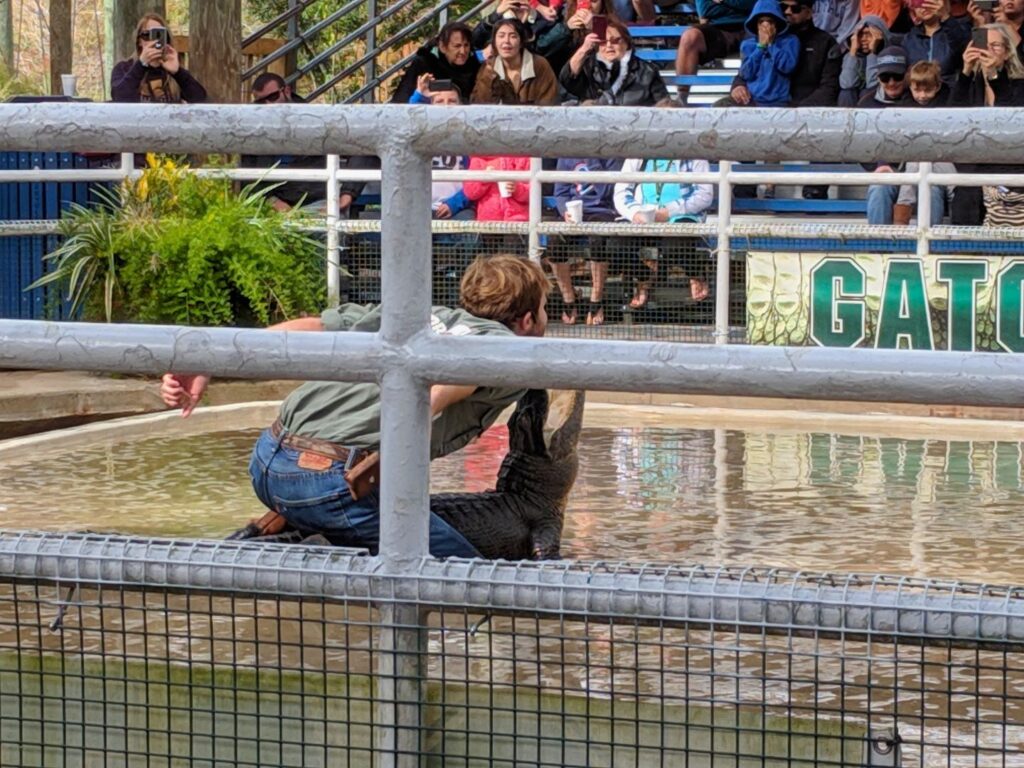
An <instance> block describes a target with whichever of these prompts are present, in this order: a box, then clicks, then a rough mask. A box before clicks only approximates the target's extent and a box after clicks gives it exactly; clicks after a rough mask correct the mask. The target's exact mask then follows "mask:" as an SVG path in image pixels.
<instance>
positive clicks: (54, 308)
mask: <svg viewBox="0 0 1024 768" xmlns="http://www.w3.org/2000/svg"><path fill="white" fill-rule="evenodd" d="M88 166H89V162H88V158H87V157H85V156H84V155H79V154H73V153H70V152H0V171H2V170H23V171H25V170H32V169H40V170H59V169H70V168H87V167H88ZM91 186H92V185H91V184H89V183H86V182H54V181H50V182H7V183H0V221H39V220H56V219H59V218H60V216H61V212H62V211H64V210H66V209H67V208H68V206H69V205H70V204H71V203H73V202H74V203H78V204H80V205H86V204H87V203H88V202H89V199H90V190H91ZM57 242H58V238H57V236H56V235H18V236H9V237H3V236H0V318H11V319H23V320H40V319H43V318H46V317H50V318H63V317H65V314H66V309H67V307H66V302H64V301H63V300H62V298H61V296H60V294H59V293H58V289H56V288H55V287H50V286H47V287H46V288H38V289H35V290H32V291H26V290H25V288H26V286H28V285H31V284H32V283H33V282H34V281H35V280H38V279H39V278H40V277H42V275H43V270H44V263H43V256H44V255H45V254H47V253H48V252H49V251H51V250H53V249H54V248H55V247H56V245H57Z"/></svg>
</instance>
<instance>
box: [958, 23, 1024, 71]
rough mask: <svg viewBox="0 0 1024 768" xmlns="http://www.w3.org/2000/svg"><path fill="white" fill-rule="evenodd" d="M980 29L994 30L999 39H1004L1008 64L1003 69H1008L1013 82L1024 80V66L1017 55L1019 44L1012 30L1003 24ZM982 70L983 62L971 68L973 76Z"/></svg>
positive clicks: (976, 63)
mask: <svg viewBox="0 0 1024 768" xmlns="http://www.w3.org/2000/svg"><path fill="white" fill-rule="evenodd" d="M978 29H986V30H987V29H994V30H995V31H996V32H998V33H999V37H1001V38H1002V40H1003V45H1004V46H1005V47H1006V62H1005V63H1004V64H1003V67H1004V68H1005V69H1006V74H1007V76H1008V77H1009V78H1010V79H1011V80H1024V64H1021V61H1020V56H1018V55H1017V42H1016V40H1014V34H1013V32H1012V31H1010V28H1009V27H1008V26H1006V25H1005V24H1003V23H1000V22H996V23H995V24H985V25H984V26H981V27H978ZM980 69H981V62H980V61H975V62H974V66H972V67H971V74H972V75H973V74H977V73H978V71H979V70H980Z"/></svg>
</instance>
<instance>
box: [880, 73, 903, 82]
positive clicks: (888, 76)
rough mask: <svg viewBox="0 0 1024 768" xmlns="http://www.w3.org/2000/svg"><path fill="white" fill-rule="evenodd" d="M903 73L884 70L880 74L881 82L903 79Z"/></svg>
mask: <svg viewBox="0 0 1024 768" xmlns="http://www.w3.org/2000/svg"><path fill="white" fill-rule="evenodd" d="M902 79H903V75H896V74H893V73H892V72H883V73H882V74H880V75H879V76H878V80H879V82H882V83H895V82H896V81H897V80H902Z"/></svg>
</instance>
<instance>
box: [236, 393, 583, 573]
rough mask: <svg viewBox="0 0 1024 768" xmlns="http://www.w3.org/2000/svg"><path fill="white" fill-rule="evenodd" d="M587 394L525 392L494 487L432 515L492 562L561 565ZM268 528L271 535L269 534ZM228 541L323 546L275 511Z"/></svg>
mask: <svg viewBox="0 0 1024 768" xmlns="http://www.w3.org/2000/svg"><path fill="white" fill-rule="evenodd" d="M585 396H586V393H585V392H584V391H582V390H571V391H570V390H553V391H551V392H550V393H549V392H548V391H547V390H544V389H531V390H528V391H527V393H526V394H525V395H523V397H522V398H521V399H520V400H519V403H518V404H517V405H516V409H515V411H514V412H513V413H512V416H511V417H510V418H509V422H508V453H507V454H506V455H505V458H504V459H503V460H502V463H501V468H500V469H499V471H498V479H497V483H496V484H495V487H494V489H493V490H489V491H484V492H482V493H438V494H432V495H431V497H430V510H431V511H432V512H434V513H435V514H437V515H438V516H439V517H441V518H442V519H443V520H445V521H446V522H448V523H449V524H450V525H452V526H453V527H454V528H455V529H456V530H458V531H459V532H460V533H461V534H462V535H463V536H465V537H466V539H467V540H468V541H469V543H470V544H472V545H473V546H474V547H475V548H476V549H477V551H478V552H479V553H480V554H481V555H482V556H483V557H485V558H487V559H488V560H499V559H504V560H528V559H532V560H554V559H558V558H559V557H560V556H561V542H562V523H563V521H564V518H565V507H566V503H567V502H568V499H569V492H570V491H571V490H572V486H573V484H574V483H575V482H576V472H577V469H578V466H579V459H578V456H577V444H578V442H579V436H580V429H581V428H582V424H583V403H584V400H585ZM270 518H273V520H270ZM268 529H272V530H273V531H274V533H273V534H271V535H266V534H267V532H268ZM228 538H230V539H250V538H255V539H263V540H268V539H273V540H275V541H290V542H298V541H300V540H301V542H302V543H308V544H313V543H324V542H325V540H324V539H323V537H320V536H315V537H312V538H302V537H301V536H299V535H298V534H297V532H295V531H294V530H289V529H288V528H287V525H286V524H284V521H283V518H281V517H280V516H278V515H277V514H276V513H275V512H268V513H267V515H265V516H264V517H263V518H262V519H261V520H259V521H255V520H254V521H253V522H250V523H249V524H248V525H247V526H245V527H244V528H241V529H239V530H238V531H236V532H235V533H233V534H232V535H231V536H229V537H228Z"/></svg>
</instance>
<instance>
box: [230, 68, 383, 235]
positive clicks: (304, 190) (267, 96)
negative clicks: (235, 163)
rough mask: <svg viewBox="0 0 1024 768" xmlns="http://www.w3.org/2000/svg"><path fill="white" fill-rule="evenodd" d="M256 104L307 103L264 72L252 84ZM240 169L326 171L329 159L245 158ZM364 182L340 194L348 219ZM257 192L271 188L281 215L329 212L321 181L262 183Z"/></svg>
mask: <svg viewBox="0 0 1024 768" xmlns="http://www.w3.org/2000/svg"><path fill="white" fill-rule="evenodd" d="M252 98H253V103H254V104H266V105H283V104H304V103H305V102H306V100H305V99H304V98H302V97H301V96H299V95H298V94H297V93H294V92H293V91H292V87H291V86H290V85H289V84H288V83H287V82H286V81H285V79H284V78H283V77H281V76H280V75H275V74H273V73H272V72H264V73H263V74H262V75H260V76H259V77H257V78H256V79H255V80H254V81H253V84H252ZM373 165H374V163H373V161H371V160H370V159H368V158H361V157H353V158H350V159H349V160H348V166H347V167H349V168H369V167H373ZM239 167H241V168H266V169H271V168H275V167H276V168H295V169H310V168H316V169H318V170H321V171H322V170H324V169H325V168H326V167H327V158H325V157H324V156H323V155H242V157H241V159H240V162H239ZM364 186H365V185H364V184H363V182H344V183H342V184H341V186H340V189H339V193H338V213H339V214H341V215H343V216H344V215H347V213H348V212H349V210H350V208H351V206H352V203H353V202H354V201H355V200H356V198H358V197H359V195H360V194H361V193H362V190H363V187H364ZM256 188H257V189H264V188H270V190H271V192H270V193H268V198H267V199H268V200H269V201H270V204H271V205H273V206H274V208H275V209H276V210H278V211H282V212H283V211H289V210H291V209H292V208H294V207H295V206H296V205H300V204H301V205H302V206H303V207H304V208H306V209H307V210H308V211H309V212H310V213H319V214H323V213H324V211H325V210H326V200H327V187H326V185H325V184H324V183H323V182H322V181H286V182H284V183H283V184H282V183H281V182H277V181H267V182H259V183H258V184H257V185H256Z"/></svg>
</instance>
